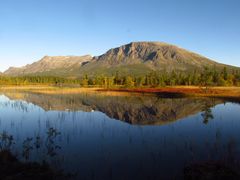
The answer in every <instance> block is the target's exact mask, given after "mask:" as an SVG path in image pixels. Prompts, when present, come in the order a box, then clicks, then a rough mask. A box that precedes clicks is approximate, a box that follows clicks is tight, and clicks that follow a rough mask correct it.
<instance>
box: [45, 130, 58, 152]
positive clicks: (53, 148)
mask: <svg viewBox="0 0 240 180" xmlns="http://www.w3.org/2000/svg"><path fill="white" fill-rule="evenodd" d="M60 135H61V133H60V132H58V131H57V130H56V129H54V128H49V129H48V132H47V139H46V143H45V145H46V148H47V155H49V156H51V157H54V156H56V155H57V150H58V149H61V147H60V146H59V145H57V144H55V140H56V138H57V137H58V136H60Z"/></svg>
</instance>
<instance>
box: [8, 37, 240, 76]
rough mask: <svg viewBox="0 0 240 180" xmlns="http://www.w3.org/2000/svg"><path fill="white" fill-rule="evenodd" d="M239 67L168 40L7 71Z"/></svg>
mask: <svg viewBox="0 0 240 180" xmlns="http://www.w3.org/2000/svg"><path fill="white" fill-rule="evenodd" d="M225 66H226V67H228V68H230V69H238V67H235V66H230V65H226V64H221V63H218V62H216V61H213V60H211V59H209V58H207V57H204V56H202V55H200V54H197V53H194V52H191V51H188V50H186V49H183V48H181V47H178V46H175V45H171V44H168V43H164V42H154V41H153V42H147V41H140V42H131V43H129V44H125V45H123V46H120V47H116V48H112V49H109V50H108V51H107V52H106V53H104V54H102V55H100V56H94V57H92V56H90V55H85V56H53V57H50V56H45V57H43V58H42V59H41V60H40V61H37V62H34V63H32V64H30V65H26V66H23V67H20V68H13V67H11V68H9V69H8V70H6V71H5V72H4V74H5V75H10V76H21V75H57V76H75V77H79V76H82V75H84V74H88V75H90V76H94V75H97V74H105V75H110V74H113V73H114V72H116V71H119V72H122V73H123V74H133V75H138V74H139V75H141V74H146V73H148V72H150V71H159V72H160V71H168V72H169V71H173V70H176V71H191V70H194V69H200V70H201V69H203V68H204V67H209V68H211V67H212V68H213V67H214V68H216V69H222V68H223V67H225Z"/></svg>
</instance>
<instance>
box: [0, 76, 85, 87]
mask: <svg viewBox="0 0 240 180" xmlns="http://www.w3.org/2000/svg"><path fill="white" fill-rule="evenodd" d="M39 84H40V85H41V84H42V85H61V84H69V85H71V84H79V85H80V84H81V80H80V79H68V78H61V77H54V76H24V77H8V76H0V85H39Z"/></svg>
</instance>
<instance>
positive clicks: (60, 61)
mask: <svg viewBox="0 0 240 180" xmlns="http://www.w3.org/2000/svg"><path fill="white" fill-rule="evenodd" d="M91 59H92V57H91V56H90V55H86V56H53V57H51V56H45V57H43V58H42V59H41V60H40V61H37V62H34V63H33V64H30V65H26V66H23V67H20V68H14V67H11V68H9V69H8V70H7V71H5V72H4V74H6V75H12V76H21V75H33V74H34V75H36V74H37V75H45V74H46V75H58V76H63V75H65V74H68V75H69V74H74V72H73V71H74V70H75V69H76V68H80V67H81V66H83V65H84V64H85V63H88V62H90V61H91Z"/></svg>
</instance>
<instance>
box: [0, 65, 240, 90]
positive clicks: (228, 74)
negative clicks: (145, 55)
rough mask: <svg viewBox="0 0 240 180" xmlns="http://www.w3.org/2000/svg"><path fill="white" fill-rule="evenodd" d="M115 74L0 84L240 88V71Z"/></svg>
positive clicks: (30, 78)
mask: <svg viewBox="0 0 240 180" xmlns="http://www.w3.org/2000/svg"><path fill="white" fill-rule="evenodd" d="M119 74H120V73H119V72H118V71H117V72H115V74H112V75H111V76H104V75H97V76H94V77H89V76H88V75H87V74H86V75H84V76H83V77H82V78H77V79H73V78H72V79H70V78H62V77H54V76H22V77H9V76H0V85H56V86H63V85H66V86H67V85H74V86H82V87H88V86H100V87H114V86H118V87H164V86H176V85H186V86H191V85H193V86H240V71H239V70H228V69H227V68H226V67H225V68H223V69H222V70H221V71H219V70H218V71H217V70H215V69H209V68H207V67H206V68H204V70H203V71H201V72H199V71H197V70H196V71H193V72H188V73H186V72H175V71H172V72H161V73H160V72H154V71H153V72H151V73H148V74H147V75H143V76H137V77H136V76H130V75H126V76H123V75H119Z"/></svg>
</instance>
